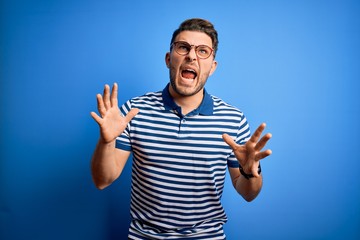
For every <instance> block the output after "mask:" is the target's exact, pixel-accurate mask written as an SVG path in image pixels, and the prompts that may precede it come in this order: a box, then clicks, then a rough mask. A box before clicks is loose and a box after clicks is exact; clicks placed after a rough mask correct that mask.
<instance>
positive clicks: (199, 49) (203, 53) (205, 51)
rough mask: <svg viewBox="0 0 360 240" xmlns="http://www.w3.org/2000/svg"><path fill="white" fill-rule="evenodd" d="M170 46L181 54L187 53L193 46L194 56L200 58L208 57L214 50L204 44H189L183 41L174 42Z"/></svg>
mask: <svg viewBox="0 0 360 240" xmlns="http://www.w3.org/2000/svg"><path fill="white" fill-rule="evenodd" d="M171 46H172V48H174V50H175V52H177V53H178V54H180V55H182V56H185V55H187V54H189V52H190V51H191V48H192V47H195V53H196V56H198V58H200V59H206V58H208V57H210V56H211V54H212V53H213V52H214V49H212V48H211V47H209V46H206V45H199V46H195V45H190V44H189V43H187V42H183V41H178V42H174V43H173V44H172V45H171Z"/></svg>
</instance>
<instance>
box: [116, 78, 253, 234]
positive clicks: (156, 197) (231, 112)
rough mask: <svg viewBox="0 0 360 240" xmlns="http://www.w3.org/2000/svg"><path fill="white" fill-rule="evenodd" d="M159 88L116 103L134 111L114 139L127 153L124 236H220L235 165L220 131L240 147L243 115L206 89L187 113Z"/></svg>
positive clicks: (244, 134)
mask: <svg viewBox="0 0 360 240" xmlns="http://www.w3.org/2000/svg"><path fill="white" fill-rule="evenodd" d="M168 89H169V85H167V86H166V87H165V88H164V90H163V91H159V92H150V93H147V94H145V95H143V96H140V97H136V98H133V99H131V100H129V101H127V102H126V103H125V104H124V105H122V106H121V108H120V110H121V112H122V114H123V115H126V114H127V113H128V112H129V110H130V109H131V108H138V109H139V110H140V112H139V113H138V114H137V115H136V116H135V117H134V118H133V119H132V120H131V122H130V123H129V124H128V126H127V128H126V129H125V131H124V132H123V134H122V135H120V136H119V137H118V138H117V139H116V147H117V148H119V149H122V150H127V151H132V152H133V163H132V180H131V182H132V184H131V204H130V214H131V218H132V221H131V224H130V229H129V239H212V240H214V239H225V234H224V231H223V224H224V223H225V222H226V221H227V217H226V214H225V211H224V209H223V206H222V204H221V202H220V200H221V196H222V193H223V188H224V183H225V173H226V170H227V169H226V168H227V166H228V167H231V168H237V167H239V163H238V161H237V160H236V158H235V156H234V154H233V152H232V150H231V148H230V147H229V146H228V145H227V144H226V143H225V142H224V141H223V139H222V134H223V133H227V134H229V135H230V136H231V137H232V138H233V139H234V140H235V141H236V142H237V143H239V144H244V143H245V142H246V141H247V140H248V139H249V137H250V130H249V126H248V123H247V121H246V118H245V116H244V114H243V113H242V112H241V111H240V110H238V109H237V108H235V107H233V106H231V105H229V104H227V103H225V102H224V101H223V100H221V99H219V98H217V97H215V96H212V95H209V94H208V93H207V92H206V90H204V98H203V101H202V103H201V105H200V106H199V107H198V108H197V109H195V110H194V111H192V112H190V113H189V114H187V115H185V116H184V115H183V114H182V113H181V107H179V106H178V105H177V104H176V103H175V102H174V100H173V99H172V98H171V96H170V93H169V90H168Z"/></svg>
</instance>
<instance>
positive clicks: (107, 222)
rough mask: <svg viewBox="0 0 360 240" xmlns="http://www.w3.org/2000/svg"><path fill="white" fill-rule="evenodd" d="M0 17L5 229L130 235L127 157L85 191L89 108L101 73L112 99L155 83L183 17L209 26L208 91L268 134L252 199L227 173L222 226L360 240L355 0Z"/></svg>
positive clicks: (129, 4)
mask: <svg viewBox="0 0 360 240" xmlns="http://www.w3.org/2000/svg"><path fill="white" fill-rule="evenodd" d="M0 16H1V38H0V39H1V45H0V47H1V49H0V51H1V53H0V57H1V85H0V88H1V90H0V103H1V104H0V106H1V109H0V110H1V117H0V119H1V124H0V128H1V129H0V131H1V163H0V164H1V165H0V181H1V185H0V191H1V192H0V194H1V198H0V217H1V218H0V220H1V229H0V230H1V231H0V238H1V239H16V240H17V239H41V240H42V239H55V240H56V239H88V240H97V239H116V238H117V239H125V238H126V234H127V228H128V221H129V191H130V164H127V166H126V169H125V171H124V173H123V175H122V176H121V177H120V179H119V180H118V181H116V182H115V183H114V184H113V185H112V186H110V187H109V188H107V189H106V190H104V191H99V190H97V189H95V187H94V186H93V184H92V180H91V176H90V158H91V155H92V152H93V149H94V147H95V144H96V141H97V138H98V127H97V125H96V123H95V122H94V121H93V120H92V118H91V117H90V114H89V113H90V111H93V110H96V100H95V95H96V94H97V93H99V92H101V91H102V88H103V85H104V84H105V83H110V84H112V83H113V82H118V83H119V87H120V97H119V101H120V102H124V101H125V100H127V99H128V98H130V97H133V96H137V95H140V94H143V93H145V92H148V91H157V90H161V89H162V88H163V87H164V86H165V84H166V83H167V82H168V70H167V68H166V66H165V63H164V56H165V53H166V51H168V48H169V42H170V37H171V34H172V32H173V30H175V28H177V26H178V25H179V24H180V22H182V21H183V20H185V19H187V18H191V17H202V18H207V19H209V20H211V21H212V22H213V23H214V25H215V27H216V28H217V29H218V32H219V40H220V45H219V52H218V55H217V60H218V62H219V65H218V69H217V71H216V72H215V74H214V75H213V76H212V77H211V78H210V79H209V81H208V85H207V90H208V91H209V92H210V93H212V94H214V95H216V96H219V97H221V98H223V99H224V100H226V101H227V102H229V103H231V104H233V105H236V106H237V107H239V108H240V109H241V110H243V111H244V112H245V114H246V116H247V118H248V120H249V123H250V125H251V127H252V129H253V130H254V129H255V128H256V127H257V125H259V124H260V123H261V122H263V121H265V122H267V125H268V128H267V130H268V131H269V132H271V133H272V134H273V138H272V140H271V142H270V143H269V148H271V149H272V150H273V155H272V156H271V157H269V158H268V159H266V160H264V161H263V163H262V164H263V174H264V187H263V190H262V192H261V194H260V195H259V197H258V198H257V199H256V200H255V201H253V202H251V203H246V202H245V201H244V200H242V199H241V197H240V196H238V195H237V193H236V192H235V191H234V190H233V189H232V186H231V184H230V181H227V185H226V189H225V193H224V196H223V203H224V205H225V208H226V211H227V214H228V217H229V221H228V223H227V224H226V226H225V227H226V232H227V235H228V238H229V239H359V238H360V177H359V172H360V170H359V168H360V163H359V162H360V158H359V147H360V146H359V145H360V144H359V133H360V131H359V130H360V129H359V120H360V117H359V116H360V112H359V111H360V99H359V98H360V97H359V90H360V84H359V81H360V2H359V1H349V0H338V1H325V0H324V1H321V0H314V1H310V0H305V1H286V0H278V1H275V0H274V1H209V0H207V1H187V0H185V1H139V0H138V1H95V0H91V1H85V0H65V1H51V0H49V1H45V0H32V1H30V0H28V1H27V0H2V1H1V14H0ZM128 163H131V161H129V162H128Z"/></svg>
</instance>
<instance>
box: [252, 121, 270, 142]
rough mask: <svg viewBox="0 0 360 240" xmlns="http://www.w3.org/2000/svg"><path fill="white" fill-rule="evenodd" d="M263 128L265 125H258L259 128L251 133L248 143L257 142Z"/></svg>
mask: <svg viewBox="0 0 360 240" xmlns="http://www.w3.org/2000/svg"><path fill="white" fill-rule="evenodd" d="M265 127H266V124H265V123H262V124H260V126H259V127H258V128H257V129H256V130H255V132H254V133H253V135H252V136H251V138H250V139H249V141H250V142H253V143H256V142H257V141H258V140H259V138H260V136H261V134H262V132H263V131H264V129H265Z"/></svg>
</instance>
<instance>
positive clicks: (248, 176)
mask: <svg viewBox="0 0 360 240" xmlns="http://www.w3.org/2000/svg"><path fill="white" fill-rule="evenodd" d="M239 169H240V173H241V175H243V176H244V177H245V178H246V179H250V178H253V177H254V175H253V174H252V173H250V174H247V173H246V172H244V169H243V168H242V167H241V166H239ZM260 173H261V166H260V163H259V168H258V174H260Z"/></svg>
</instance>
